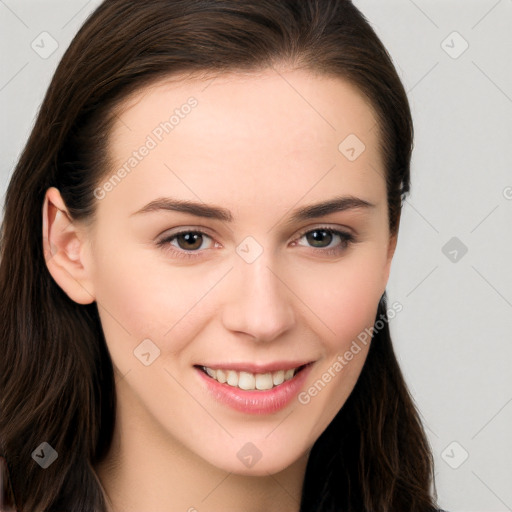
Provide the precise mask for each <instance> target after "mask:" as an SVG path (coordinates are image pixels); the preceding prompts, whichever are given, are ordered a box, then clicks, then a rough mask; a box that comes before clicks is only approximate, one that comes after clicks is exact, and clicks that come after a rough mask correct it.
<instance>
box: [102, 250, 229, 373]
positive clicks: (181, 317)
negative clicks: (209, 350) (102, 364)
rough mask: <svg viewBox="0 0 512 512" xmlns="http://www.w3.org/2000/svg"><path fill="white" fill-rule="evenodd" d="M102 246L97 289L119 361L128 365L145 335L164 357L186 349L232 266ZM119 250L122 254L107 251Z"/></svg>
mask: <svg viewBox="0 0 512 512" xmlns="http://www.w3.org/2000/svg"><path fill="white" fill-rule="evenodd" d="M103 247H104V248H105V251H104V252H103V254H101V255H100V254H98V255H97V258H96V267H95V268H96V272H95V276H94V279H95V290H96V298H97V302H98V309H99V312H100V316H101V320H102V325H103V329H104V332H105V337H106V339H107V340H108V342H109V343H108V344H109V350H110V351H111V354H112V358H113V359H114V361H115V362H116V365H117V366H118V367H119V368H120V369H123V368H125V369H127V368H129V367H130V365H132V364H133V350H134V349H135V348H136V347H137V346H138V345H139V344H140V343H141V342H142V341H143V340H144V339H151V340H152V341H153V342H154V343H155V345H156V346H157V347H158V348H159V350H160V355H161V356H162V357H161V358H160V361H159V362H160V363H162V362H164V360H165V359H166V357H167V356H172V355H173V354H176V353H178V352H180V351H181V350H182V349H184V348H185V347H186V346H187V344H188V343H189V342H190V340H192V339H194V337H195V336H196V335H197V334H198V331H199V330H200V329H201V328H202V327H203V323H202V320H204V319H205V318H207V317H208V316H209V315H211V314H212V312H213V311H214V309H215V307H214V306H215V304H213V302H212V297H214V295H215V293H212V292H214V289H215V286H216V284H217V283H219V282H220V281H221V279H222V277H223V275H224V274H225V273H226V271H227V270H229V267H228V266H227V267H226V268H224V266H222V265H220V266H219V267H217V268H215V269H213V270H212V269H211V268H210V269H209V270H207V269H206V267H204V268H200V267H198V266H197V267H192V266H190V267H185V266H183V267H172V266H171V265H170V264H169V265H168V264H167V262H165V260H164V259H162V258H160V257H157V258H155V255H154V254H152V255H151V254H145V253H144V252H141V251H140V248H135V249H133V248H132V249H130V248H129V247H128V246H126V247H125V248H124V249H122V250H121V247H119V246H117V248H116V249H114V248H112V247H110V249H109V248H108V246H107V245H104V246H103ZM116 252H117V253H118V254H122V257H121V258H119V259H116V258H115V257H112V256H108V255H109V254H116ZM210 294H211V295H210Z"/></svg>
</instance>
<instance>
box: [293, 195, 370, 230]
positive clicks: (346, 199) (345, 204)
mask: <svg viewBox="0 0 512 512" xmlns="http://www.w3.org/2000/svg"><path fill="white" fill-rule="evenodd" d="M371 208H375V204H373V203H370V202H369V201H366V200H364V199H361V198H359V197H354V196H350V195H349V196H340V197H335V198H333V199H329V200H328V201H324V202H322V203H316V204H311V205H307V206H303V207H301V208H298V209H297V210H294V211H293V212H292V215H291V217H290V219H289V220H288V221H287V224H293V223H299V222H303V221H305V220H311V219H316V218H317V217H323V216H324V215H329V214H331V213H336V212H343V211H347V210H359V209H363V210H365V209H366V210H368V209H371Z"/></svg>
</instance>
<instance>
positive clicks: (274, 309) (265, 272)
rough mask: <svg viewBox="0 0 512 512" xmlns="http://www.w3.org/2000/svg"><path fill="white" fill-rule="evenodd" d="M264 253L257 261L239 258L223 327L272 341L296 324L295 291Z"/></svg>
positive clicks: (224, 313) (258, 339) (231, 283)
mask: <svg viewBox="0 0 512 512" xmlns="http://www.w3.org/2000/svg"><path fill="white" fill-rule="evenodd" d="M279 274H280V273H279V271H278V270H277V267H276V265H275V264H274V262H273V261H272V259H271V258H270V257H267V256H266V253H265V252H264V253H263V254H262V255H260V257H259V258H258V259H256V261H253V262H252V263H246V262H245V261H240V260H239V261H238V262H237V264H236V266H235V268H234V269H233V271H232V272H230V281H229V283H230V287H231V289H230V292H229V301H228V302H227V303H225V304H224V309H223V315H222V320H223V324H224V327H225V328H226V329H228V330H230V331H232V332H238V333H240V332H242V333H245V334H247V335H249V336H251V337H252V338H254V340H255V341H272V340H274V339H276V338H278V337H279V336H280V335H282V334H283V333H285V332H286V331H287V330H289V329H290V328H291V327H292V326H293V325H294V323H295V315H294V310H293V304H292V297H293V293H292V292H291V290H290V289H289V288H288V287H287V285H286V284H285V282H286V281H285V279H283V277H282V276H280V275H279Z"/></svg>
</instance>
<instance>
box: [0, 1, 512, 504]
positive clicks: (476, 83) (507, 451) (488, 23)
mask: <svg viewBox="0 0 512 512" xmlns="http://www.w3.org/2000/svg"><path fill="white" fill-rule="evenodd" d="M99 3H100V2H99V0H90V1H87V0H46V1H42V0H0V47H1V52H2V53H1V60H0V66H1V68H0V69H1V74H0V105H1V112H2V116H1V127H0V130H1V132H0V141H1V142H0V144H1V151H2V158H1V161H0V194H1V201H0V202H1V206H2V207H3V203H4V195H5V190H6V187H7V183H8V180H9V177H10V175H11V173H12V170H13V168H14V165H15V162H16V160H17V158H18V156H19V154H20V151H21V149H22V147H23V145H24V144H25V142H26V139H27V137H28V135H29V133H30V130H31V127H32V125H33V122H34V118H35V115H36V113H37V110H38V108H39V105H40V103H41V101H42V98H43V95H44V93H45V90H46V87H47V85H48V83H49V80H50V78H51V76H52V74H53V72H54V70H55V67H56V66H57V63H58V61H59V59H60V57H61V56H62V54H63V52H64V50H65V49H66V47H67V46H68V44H69V42H70V41H71V39H72V37H73V36H74V34H75V33H76V31H77V30H78V28H79V27H80V25H81V23H82V22H83V21H84V20H85V18H86V17H87V15H88V14H89V13H90V12H91V11H92V10H93V9H94V8H95V7H96V6H97V5H99ZM354 3H355V4H356V6H357V7H359V8H360V9H361V11H362V12H363V13H364V14H365V15H366V16H367V18H368V20H369V21H370V23H371V24H372V25H373V27H374V28H375V30H376V31H377V33H378V35H379V36H380V37H381V39H382V40H383V42H384V44H385V45H386V47H387V48H388V50H389V52H390V54H391V55H392V57H393V60H394V62H395V64H396V66H397V69H398V71H399V74H400V76H401V78H402V80H403V82H404V84H405V86H406V89H407V92H408V95H409V98H410V102H411V107H412V109H413V117H414V121H415V130H416V138H415V150H414V157H413V168H412V192H411V195H410V196H409V198H408V199H407V202H406V204H405V206H404V210H403V213H402V224H401V230H400V236H399V243H398V248H397V252H396V255H395V259H394V261H393V266H392V271H391V276H390V282H389V285H388V296H389V304H392V303H393V302H394V301H399V302H400V303H401V304H402V305H403V311H402V312H400V313H399V314H398V315H397V316H396V317H395V318H394V319H393V320H392V321H391V334H392V337H393V339H394V343H395V347H396V352H397V356H398V358H399V361H400V364H401V366H402V368H403V371H404V373H405V376H406V379H407V381H408V383H409V386H410V389H411V391H412V393H413V396H414V398H415V400H416V403H417V405H418V407H419V409H420V412H421V414H422V417H423V419H424V424H425V426H426V429H427V434H428V436H429V440H430V443H431V445H432V447H433V450H434V455H435V463H436V481H437V489H438V493H439V497H440V505H441V506H442V507H444V508H445V509H447V510H449V511H450V512H457V511H465V512H466V511H481V512H483V511H485V512H491V511H505V510H512V486H511V482H512V462H511V461H512V436H511V435H510V432H511V425H512V371H511V366H512V365H511V361H512V334H511V333H512V272H511V270H510V263H511V262H512V168H511V164H512V144H511V134H512V71H511V65H510V62H511V57H510V50H511V49H512V31H511V28H512V0H499V1H497V0H472V1H469V0H460V1H455V0H451V1H448V0H438V1H434V0H415V1H413V0H394V1H390V0H386V1H384V0H355V1H354ZM507 29H508V31H507ZM42 32H48V33H49V34H50V35H51V36H47V35H42V36H41V35H40V34H41V33H42ZM454 32H457V33H458V34H454ZM50 37H51V38H53V39H54V40H55V41H56V42H57V44H58V48H57V49H56V51H55V52H54V53H53V54H51V55H49V56H48V55H43V56H40V53H43V52H50V51H51V50H52V46H51V45H52V39H51V38H50ZM32 45H34V46H35V45H39V47H37V46H35V47H36V48H37V51H36V50H34V49H33V48H32ZM43 45H44V47H43ZM466 45H468V48H467V49H466V50H465V51H463V50H464V49H465V47H466ZM37 52H39V53H37ZM43 57H46V58H43ZM507 142H508V144H507ZM447 244H448V245H447ZM465 250H467V252H466V253H464V251H465ZM466 457H467V458H466Z"/></svg>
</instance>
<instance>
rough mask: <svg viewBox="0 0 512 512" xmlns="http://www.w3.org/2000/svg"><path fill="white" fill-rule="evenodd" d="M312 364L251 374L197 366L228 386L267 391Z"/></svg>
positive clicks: (245, 389)
mask: <svg viewBox="0 0 512 512" xmlns="http://www.w3.org/2000/svg"><path fill="white" fill-rule="evenodd" d="M310 364H312V363H308V364H304V365H302V366H298V367H297V368H291V369H289V370H277V371H274V372H267V373H251V372H245V371H235V370H223V369H216V370H214V369H213V368H208V367H207V366H199V365H196V368H198V369H200V370H201V371H203V372H204V373H205V374H206V375H208V376H209V377H210V378H212V379H213V380H216V381H217V382H219V383H221V384H227V385H228V386H231V387H234V388H238V389H242V390H244V391H267V390H269V389H273V388H275V387H277V386H280V385H281V384H283V383H284V382H287V381H289V380H291V379H293V378H294V377H295V376H296V375H297V374H298V373H299V372H301V371H302V370H303V369H304V368H306V366H309V365H310Z"/></svg>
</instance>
